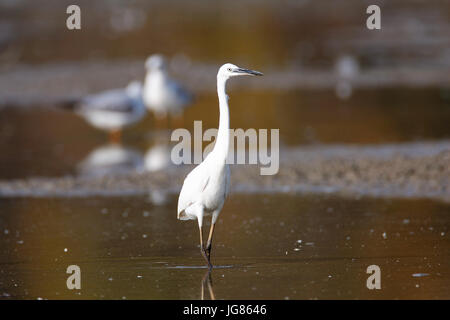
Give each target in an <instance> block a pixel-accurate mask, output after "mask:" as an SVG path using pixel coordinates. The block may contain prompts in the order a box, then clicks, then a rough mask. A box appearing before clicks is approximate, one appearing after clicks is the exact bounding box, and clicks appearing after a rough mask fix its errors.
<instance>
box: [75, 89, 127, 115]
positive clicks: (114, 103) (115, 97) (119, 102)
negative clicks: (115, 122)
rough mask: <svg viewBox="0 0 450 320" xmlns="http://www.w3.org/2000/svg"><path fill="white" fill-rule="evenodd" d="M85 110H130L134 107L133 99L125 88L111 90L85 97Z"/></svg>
mask: <svg viewBox="0 0 450 320" xmlns="http://www.w3.org/2000/svg"><path fill="white" fill-rule="evenodd" d="M80 105H81V109H82V110H83V111H87V112H89V111H110V112H124V113H126V112H130V111H132V109H133V100H132V99H131V98H130V97H129V96H128V94H127V93H126V91H125V90H123V89H117V90H109V91H105V92H101V93H99V94H95V95H90V96H87V97H85V98H84V99H83V100H82V102H81V104H80Z"/></svg>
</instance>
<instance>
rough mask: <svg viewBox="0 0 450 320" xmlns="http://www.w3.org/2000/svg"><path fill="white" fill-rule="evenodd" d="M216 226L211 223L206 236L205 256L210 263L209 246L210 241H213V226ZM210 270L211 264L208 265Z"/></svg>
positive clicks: (210, 244)
mask: <svg viewBox="0 0 450 320" xmlns="http://www.w3.org/2000/svg"><path fill="white" fill-rule="evenodd" d="M215 225H216V223H215V222H211V228H210V229H209V236H208V241H207V242H206V249H205V251H206V256H207V257H208V260H209V261H211V258H210V257H211V246H212V239H213V234H214V226H215ZM209 265H210V268H212V264H211V262H210V263H209Z"/></svg>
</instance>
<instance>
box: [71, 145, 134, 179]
mask: <svg viewBox="0 0 450 320" xmlns="http://www.w3.org/2000/svg"><path fill="white" fill-rule="evenodd" d="M142 168H143V158H142V155H141V153H140V152H138V151H136V150H134V149H128V148H124V147H123V146H121V145H118V144H108V145H105V146H102V147H99V148H96V149H95V150H93V151H92V152H91V153H90V154H89V155H88V156H87V157H86V158H85V159H84V160H83V161H82V162H81V163H80V164H79V165H78V172H79V174H80V175H89V176H103V175H110V174H121V173H126V172H130V171H138V170H141V169H142Z"/></svg>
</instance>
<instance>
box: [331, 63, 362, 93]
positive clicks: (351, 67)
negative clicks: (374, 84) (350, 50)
mask: <svg viewBox="0 0 450 320" xmlns="http://www.w3.org/2000/svg"><path fill="white" fill-rule="evenodd" d="M334 69H335V73H336V76H337V83H336V87H335V90H336V95H337V96H338V98H340V99H347V98H349V97H350V96H351V95H352V92H353V87H352V81H353V80H354V78H355V77H356V76H357V75H358V73H359V64H358V61H357V60H356V58H355V57H353V56H349V55H345V56H341V57H339V58H338V59H337V61H336V63H335V68H334Z"/></svg>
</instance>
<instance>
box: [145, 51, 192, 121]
mask: <svg viewBox="0 0 450 320" xmlns="http://www.w3.org/2000/svg"><path fill="white" fill-rule="evenodd" d="M145 67H146V69H147V75H146V76H145V83H144V92H143V99H144V103H145V105H146V107H147V109H149V110H151V111H153V112H154V113H155V115H156V116H157V117H158V118H162V117H166V116H167V115H168V114H170V115H180V114H181V113H182V112H183V110H184V109H185V108H186V107H187V106H188V105H189V104H191V103H192V95H191V94H190V93H189V92H188V91H187V90H186V89H185V88H183V87H182V86H181V85H180V84H179V83H177V82H176V81H174V80H173V79H171V78H170V77H169V74H168V70H167V63H166V60H165V58H164V57H163V56H162V55H159V54H155V55H152V56H150V57H149V58H148V59H147V61H146V62H145Z"/></svg>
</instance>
